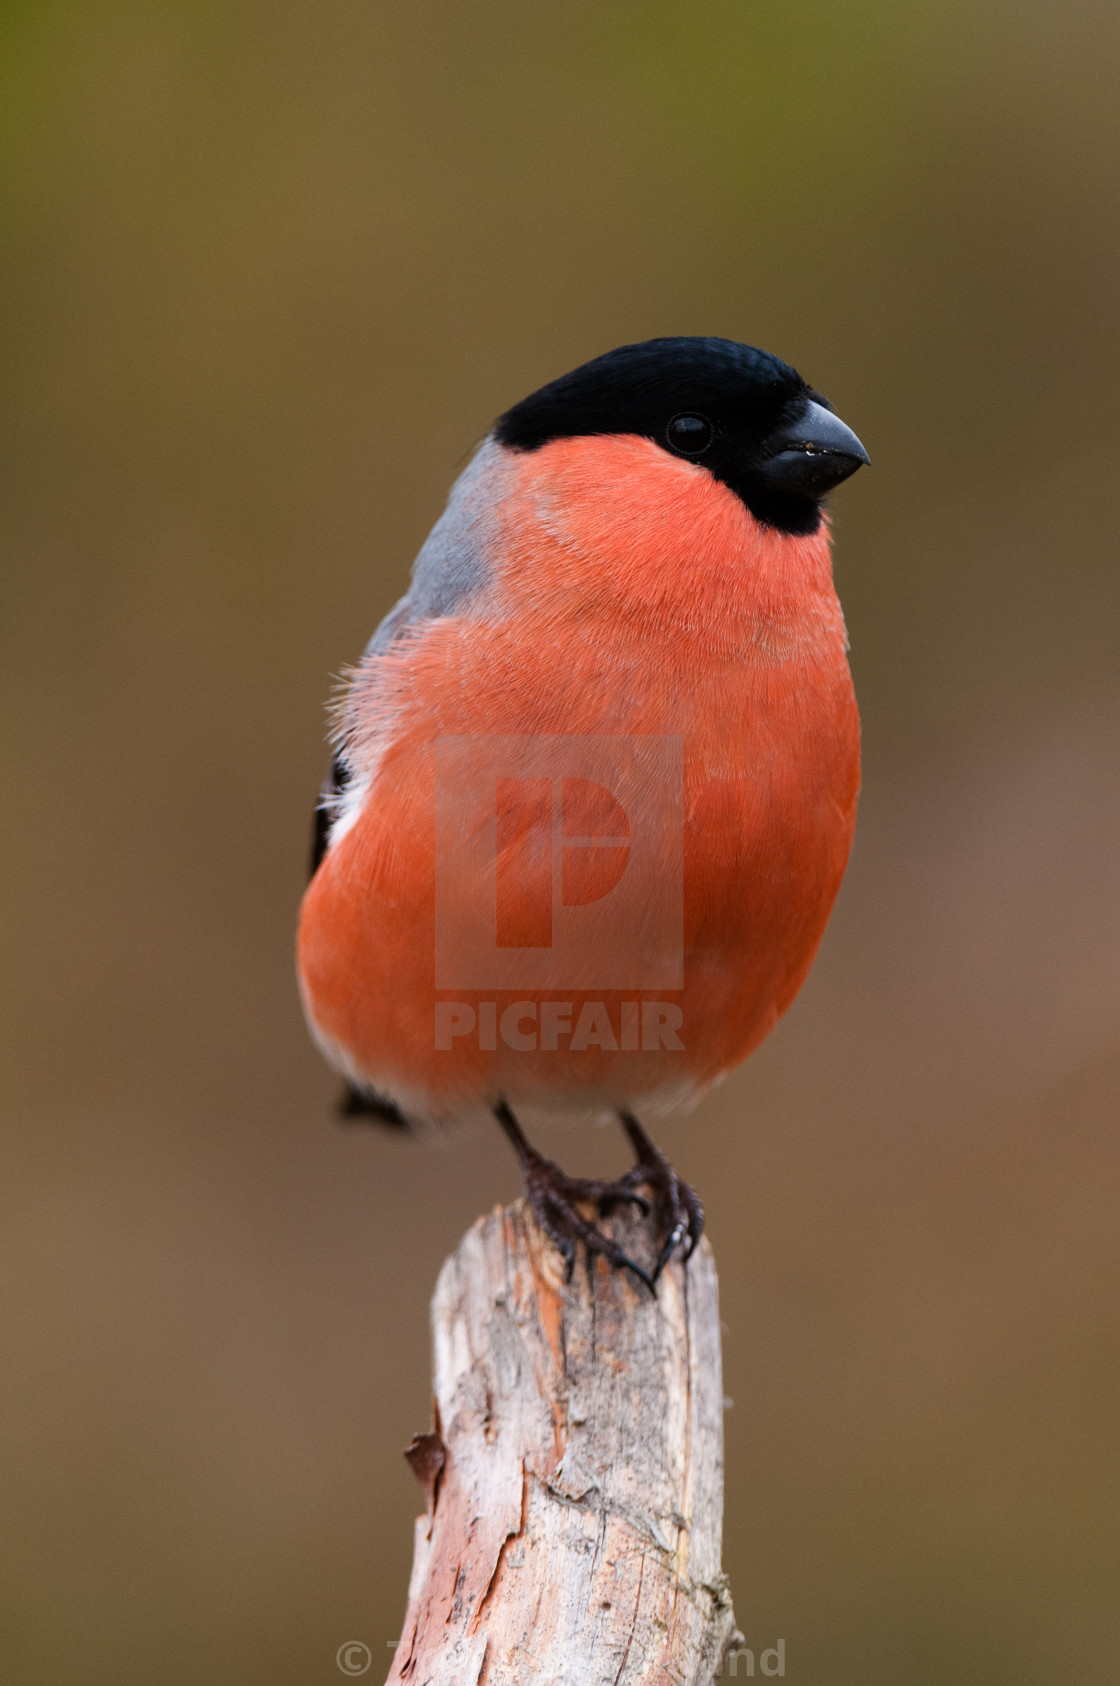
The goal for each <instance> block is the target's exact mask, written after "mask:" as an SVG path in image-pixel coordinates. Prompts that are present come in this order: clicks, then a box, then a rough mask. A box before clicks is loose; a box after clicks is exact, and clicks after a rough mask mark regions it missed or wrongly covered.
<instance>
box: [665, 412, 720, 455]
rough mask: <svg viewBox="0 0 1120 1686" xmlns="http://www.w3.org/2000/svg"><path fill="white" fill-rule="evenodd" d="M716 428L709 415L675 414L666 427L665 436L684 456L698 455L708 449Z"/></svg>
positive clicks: (674, 448)
mask: <svg viewBox="0 0 1120 1686" xmlns="http://www.w3.org/2000/svg"><path fill="white" fill-rule="evenodd" d="M715 436H716V430H715V428H714V427H713V426H712V424H711V422H710V421H709V420H708V418H707V416H695V415H683V416H674V417H673V419H672V421H671V422H670V423H669V425H668V427H667V428H666V429H665V437H666V439H667V440H668V442H669V444H670V446H671V447H672V449H673V450H674V451H679V452H680V453H681V455H682V457H698V456H700V455H701V454H702V453H703V452H704V451H706V450H707V449H708V446H709V445H710V444H711V442H712V440H713V439H714V438H715Z"/></svg>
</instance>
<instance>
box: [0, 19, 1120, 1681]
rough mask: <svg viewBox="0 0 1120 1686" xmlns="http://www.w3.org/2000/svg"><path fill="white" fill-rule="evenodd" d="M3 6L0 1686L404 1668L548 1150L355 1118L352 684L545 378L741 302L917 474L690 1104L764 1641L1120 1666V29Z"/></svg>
mask: <svg viewBox="0 0 1120 1686" xmlns="http://www.w3.org/2000/svg"><path fill="white" fill-rule="evenodd" d="M0 30H2V43H0V45H2V53H0V93H2V97H0V149H2V160H3V178H2V180H3V185H2V218H3V241H4V252H3V281H2V290H3V291H2V324H3V326H2V330H0V333H2V341H3V377H2V382H0V417H2V428H3V450H2V462H3V486H2V488H0V524H2V528H3V540H2V546H3V581H2V587H0V590H2V594H3V610H2V621H3V627H2V638H3V660H2V674H0V683H2V687H3V701H2V708H0V729H2V732H3V744H4V755H5V761H4V774H3V777H4V801H3V805H2V806H3V812H2V824H3V832H4V843H5V849H4V861H5V870H4V875H3V895H4V919H5V926H4V929H5V938H4V953H5V964H4V967H3V992H4V1005H3V1027H4V1034H3V1039H2V1041H3V1047H2V1058H3V1066H4V1090H5V1097H6V1098H5V1101H4V1143H5V1146H4V1160H5V1170H4V1176H3V1187H2V1192H0V1204H2V1210H3V1231H2V1239H0V1263H2V1268H3V1273H4V1287H3V1294H2V1302H0V1340H2V1346H3V1351H4V1359H3V1378H4V1379H3V1385H2V1389H0V1437H2V1443H3V1448H4V1467H3V1475H2V1484H0V1518H2V1521H0V1534H2V1537H3V1544H2V1553H3V1558H2V1565H0V1568H2V1575H0V1635H2V1638H0V1646H2V1648H3V1653H4V1656H3V1662H2V1673H3V1678H4V1680H5V1681H6V1682H8V1681H10V1682H12V1683H13V1686H16V1683H18V1686H25V1683H26V1686H33V1683H34V1686H38V1683H49V1686H57V1683H60V1682H63V1683H67V1686H68V1683H70V1682H75V1683H76V1682H79V1681H80V1682H83V1683H90V1686H102V1683H104V1686H133V1683H136V1686H148V1683H150V1682H153V1681H158V1682H159V1683H160V1686H187V1683H190V1686H196V1683H200V1682H221V1683H226V1682H229V1683H236V1686H242V1683H244V1686H255V1683H258V1682H259V1683H261V1686H265V1683H267V1686H286V1683H289V1682H290V1683H292V1686H296V1683H299V1686H306V1683H308V1682H314V1681H322V1682H324V1683H329V1682H331V1681H337V1680H338V1679H339V1678H340V1676H339V1674H338V1671H337V1669H336V1666H335V1661H334V1659H335V1653H336V1651H337V1649H338V1647H339V1645H340V1644H341V1643H342V1642H343V1641H344V1640H349V1639H359V1640H363V1641H365V1642H366V1643H368V1644H369V1646H370V1648H371V1650H372V1651H373V1653H374V1665H373V1669H372V1671H371V1674H370V1676H369V1678H370V1679H380V1678H381V1677H382V1671H383V1670H384V1668H386V1667H387V1666H388V1661H389V1656H390V1651H389V1648H388V1644H387V1642H388V1641H390V1640H392V1639H393V1638H394V1637H395V1636H396V1634H397V1631H398V1624H399V1622H400V1619H401V1614H402V1612H403V1608H404V1596H405V1587H406V1580H407V1573H408V1565H409V1561H410V1554H411V1518H412V1516H413V1515H414V1513H415V1511H416V1510H417V1508H418V1505H419V1496H420V1495H419V1490H418V1489H417V1488H416V1487H415V1484H414V1483H413V1480H412V1477H411V1476H410V1474H409V1472H408V1470H407V1468H406V1466H405V1464H404V1462H403V1460H402V1459H401V1458H400V1455H399V1450H398V1448H399V1447H400V1446H402V1445H403V1444H404V1442H405V1441H406V1440H407V1438H408V1437H409V1435H410V1434H411V1433H412V1431H413V1430H415V1429H419V1428H422V1427H424V1426H426V1420H427V1411H428V1358H427V1330H426V1318H427V1302H428V1297H429V1293H430V1290H431V1287H432V1285H433V1282H434V1278H435V1274H436V1271H437V1268H438V1266H439V1263H440V1261H441V1260H442V1258H443V1257H444V1255H445V1254H446V1253H447V1252H448V1251H449V1250H450V1248H451V1247H452V1246H453V1245H454V1244H455V1242H456V1241H457V1240H458V1238H459V1236H460V1234H461V1233H462V1231H463V1230H464V1229H465V1228H466V1227H467V1226H468V1225H469V1223H470V1222H471V1221H472V1220H473V1218H474V1217H475V1216H476V1215H477V1214H478V1213H479V1212H480V1211H482V1210H484V1209H486V1208H487V1207H488V1206H489V1205H491V1204H492V1203H493V1202H494V1201H495V1200H497V1199H499V1198H508V1197H511V1196H512V1195H513V1193H514V1192H515V1190H516V1186H517V1176H516V1171H515V1166H514V1163H513V1160H512V1156H511V1155H510V1153H509V1151H508V1148H507V1146H506V1144H505V1143H504V1142H503V1141H502V1140H501V1139H500V1138H499V1135H498V1132H497V1131H496V1130H495V1131H494V1133H493V1135H492V1137H491V1136H486V1137H483V1138H475V1139H471V1140H463V1141H456V1142H452V1143H450V1144H448V1145H446V1146H443V1147H440V1146H437V1145H432V1144H416V1143H410V1142H399V1141H396V1140H393V1139H391V1138H389V1137H386V1136H384V1135H381V1134H379V1133H377V1132H374V1131H367V1132H352V1131H347V1130H345V1129H342V1128H340V1127H339V1126H337V1125H336V1124H334V1123H333V1122H331V1119H330V1116H329V1109H330V1104H331V1102H332V1099H333V1096H334V1093H335V1084H334V1082H333V1080H332V1078H331V1077H330V1075H329V1074H328V1073H327V1071H326V1070H325V1069H324V1067H323V1066H322V1064H321V1063H320V1061H319V1059H318V1057H317V1056H316V1054H315V1053H314V1051H313V1050H312V1048H311V1046H310V1044H309V1042H308V1040H307V1038H306V1036H305V1034H304V1031H303V1028H302V1024H301V1019H300V1014H299V1009H298V1005H297V1000H296V993H295V989H294V985H293V978H292V960H291V950H292V935H293V927H294V920H295V914H296V907H297V903H298V899H299V896H300V893H301V889H302V884H303V874H304V863H305V852H306V845H307V832H308V822H309V812H310V807H311V803H312V799H313V796H314V792H315V789H316V786H317V783H318V780H319V777H320V775H321V772H322V768H323V764H324V744H323V733H324V715H323V703H324V700H325V698H326V696H327V694H328V691H329V689H330V675H331V674H332V673H334V672H337V671H338V670H339V668H340V667H341V666H342V665H343V664H344V663H345V662H347V661H350V660H353V659H354V658H355V657H356V656H357V654H358V653H359V651H360V650H361V648H362V646H363V644H364V642H365V639H366V637H367V635H368V633H369V632H370V631H371V629H372V628H373V626H374V625H375V623H376V622H377V620H378V619H379V617H380V616H381V615H382V613H383V612H384V611H385V610H386V608H387V607H388V606H389V605H390V603H391V602H392V601H393V600H394V599H395V598H396V597H397V596H398V595H399V593H400V592H401V590H402V589H403V587H404V584H405V580H406V576H407V569H408V565H409V562H410V560H411V558H412V556H413V554H414V553H415V550H416V548H417V546H418V545H419V543H420V541H421V539H422V538H423V536H424V534H425V532H426V530H427V528H428V527H429V526H430V524H431V522H432V521H433V519H434V518H435V516H436V515H437V514H438V512H439V510H440V507H441V504H442V500H443V498H444V495H445V492H446V490H447V487H448V485H449V483H450V481H451V480H452V478H453V476H454V474H455V473H456V471H457V468H458V466H459V465H461V463H462V461H463V459H464V457H465V454H466V453H467V452H468V451H469V449H470V447H471V446H472V444H473V443H474V441H475V440H476V439H477V438H478V437H479V436H480V435H481V434H482V433H483V432H484V431H485V429H486V427H487V426H488V424H489V422H490V421H491V419H492V418H493V417H494V416H495V415H496V414H497V413H498V412H499V411H501V410H502V409H503V408H505V407H506V406H507V405H508V404H510V403H511V402H513V401H514V400H516V399H517V398H519V397H521V396H522V395H523V394H524V393H526V392H527V391H529V390H530V389H532V388H533V387H535V386H537V385H539V384H540V383H541V382H542V381H544V380H547V379H549V378H551V377H552V376H554V375H556V374H557V373H559V372H561V371H562V370H564V369H566V368H568V367H570V366H572V365H574V364H576V363H578V362H581V361H582V360H584V359H585V358H587V357H589V356H592V355H594V354H595V353H597V352H600V351H603V350H605V349H607V348H609V347H610V346H612V345H615V344H617V343H620V342H622V341H626V340H632V339H639V338H644V337H646V336H648V335H653V334H665V333H670V334H671V333H696V332H702V333H716V334H726V335H730V336H733V337H735V338H741V339H746V340H749V341H752V342H755V343H757V344H760V345H763V346H766V347H768V348H769V349H772V350H774V351H776V352H778V353H779V354H780V355H782V356H784V357H786V358H788V359H789V360H791V361H792V362H794V363H795V364H796V365H797V366H798V367H799V368H800V369H801V370H802V371H803V373H804V374H805V375H806V376H807V377H808V378H809V379H810V380H811V381H812V382H813V383H814V384H816V385H817V386H819V387H820V388H821V389H822V390H823V391H825V392H826V393H828V394H829V396H830V397H831V398H832V399H833V401H834V402H835V404H836V406H837V408H838V409H839V411H840V413H841V414H842V415H843V416H844V417H845V418H846V419H847V420H848V421H849V422H850V423H851V424H852V425H853V426H854V427H855V428H856V429H857V431H858V432H859V433H860V434H861V436H862V437H863V439H864V441H865V442H866V444H867V446H868V448H869V449H870V452H871V455H872V459H873V465H872V467H871V469H870V470H868V471H867V472H865V473H864V474H861V475H860V476H859V477H858V479H857V480H856V481H855V482H854V483H853V484H852V485H851V486H850V487H846V488H845V489H844V490H843V492H842V493H840V494H839V495H838V497H837V499H836V503H835V513H836V539H837V575H838V579H839V583H840V588H841V593H842V596H843V599H844V602H845V606H846V609H847V613H848V619H849V625H850V629H851V634H852V641H853V661H854V667H855V672H856V679H857V685H858V689H859V692H860V698H861V702H862V707H863V713H864V723H865V743H866V785H865V800H864V806H863V811H862V816H861V823H860V829H859V835H858V840H857V847H856V853H855V856H854V859H853V863H852V867H851V871H850V874H849V878H848V881H847V884H846V886H845V889H844V891H843V894H842V896H841V900H840V903H839V906H838V908H837V912H836V915H835V918H834V920H833V924H832V927H831V929H830V933H829V935H828V938H827V940H826V943H825V946H824V949H823V951H822V954H821V957H820V961H819V963H818V965H817V968H816V970H815V972H814V974H813V976H812V978H811V980H810V982H809V984H808V986H807V987H806V989H805V991H804V993H803V995H802V997H801V999H800V1000H799V1001H798V1003H797V1005H796V1007H795V1008H794V1010H793V1011H792V1013H791V1014H790V1016H789V1018H788V1019H787V1020H786V1022H785V1023H784V1024H783V1025H782V1027H781V1028H780V1030H779V1031H778V1032H777V1033H776V1034H775V1036H774V1037H773V1039H772V1040H771V1042H770V1043H769V1044H768V1045H767V1046H766V1048H765V1049H764V1050H763V1051H762V1052H761V1053H760V1054H759V1055H758V1056H757V1057H756V1058H755V1059H754V1060H753V1061H752V1062H751V1065H750V1067H749V1068H748V1069H746V1070H744V1071H743V1072H741V1073H740V1074H739V1075H737V1076H736V1077H735V1078H734V1079H732V1080H731V1081H730V1082H728V1084H727V1085H726V1086H725V1087H724V1088H723V1089H721V1090H720V1091H719V1092H718V1093H717V1094H715V1095H713V1096H712V1097H711V1098H710V1099H709V1100H708V1101H707V1102H706V1103H705V1104H704V1105H703V1106H702V1107H701V1109H700V1110H699V1112H698V1113H697V1114H696V1115H695V1116H694V1117H693V1118H692V1119H690V1120H688V1121H685V1122H682V1123H680V1124H678V1125H675V1126H672V1127H669V1128H666V1129H664V1130H663V1131H662V1139H663V1141H664V1143H665V1145H666V1147H667V1148H668V1150H669V1151H670V1152H671V1153H672V1154H673V1156H674V1158H675V1159H676V1161H677V1163H678V1164H679V1165H680V1167H681V1169H682V1171H683V1172H684V1173H685V1174H687V1175H688V1176H689V1177H690V1178H691V1179H692V1180H693V1181H695V1183H696V1184H697V1185H698V1186H699V1188H700V1189H701V1190H702V1191H703V1194H704V1196H705V1199H706V1202H707V1205H708V1210H709V1217H710V1232H711V1236H712V1239H713V1242H714V1244H715V1247H716V1251H717V1256H718V1258H719V1262H720V1266H721V1276H722V1284H723V1303H724V1316H725V1318H726V1322H727V1334H726V1365H727V1382H726V1385H727V1392H728V1394H729V1395H730V1396H731V1397H732V1398H733V1399H734V1401H735V1404H734V1409H733V1410H731V1411H730V1412H729V1414H728V1417H727V1429H728V1495H727V1497H728V1512H727V1529H726V1534H727V1539H726V1563H727V1567H728V1570H729V1571H730V1574H731V1577H732V1586H733V1590H734V1593H735V1598H736V1607H737V1610H738V1614H739V1619H740V1623H741V1625H742V1626H743V1628H744V1629H745V1632H746V1634H747V1638H748V1642H749V1643H751V1644H752V1645H753V1646H755V1647H756V1650H757V1649H759V1648H762V1647H765V1646H768V1645H772V1644H773V1643H774V1642H775V1640H776V1639H777V1638H778V1637H783V1638H784V1639H785V1641H786V1658H787V1678H788V1679H789V1680H790V1681H791V1682H792V1683H794V1686H800V1683H803V1686H933V1683H941V1682H953V1683H964V1686H969V1683H972V1682H976V1683H980V1682H983V1683H984V1686H992V1683H1003V1682H1007V1683H1008V1686H1011V1683H1014V1686H1041V1683H1051V1682H1053V1683H1055V1686H1056V1683H1058V1682H1059V1681H1061V1682H1066V1681H1077V1682H1078V1683H1079V1686H1096V1683H1104V1682H1112V1681H1114V1680H1115V1679H1116V1675H1117V1654H1118V1651H1120V1504H1118V1502H1117V1479H1118V1476H1120V1455H1118V1452H1117V1426H1118V1418H1120V1342H1118V1330H1117V1303H1118V1295H1117V1274H1118V1265H1120V1259H1118V1250H1120V1249H1118V1243H1117V1222H1116V1209H1117V1195H1118V1192H1120V1190H1118V1182H1120V1140H1118V1132H1117V1128H1116V1125H1117V1113H1118V1104H1117V1103H1118V1101H1120V1035H1118V1026H1117V1010H1116V1009H1117V1003H1118V1001H1120V885H1118V858H1120V800H1118V790H1117V785H1118V780H1117V770H1118V754H1120V666H1118V662H1117V653H1116V652H1117V614H1118V610H1120V578H1118V568H1117V558H1116V554H1115V543H1114V538H1113V533H1114V510H1113V505H1114V490H1113V488H1114V484H1115V456H1116V450H1117V444H1118V442H1120V415H1118V407H1117V390H1118V386H1117V377H1118V375H1120V337H1118V329H1117V322H1118V312H1117V305H1116V290H1115V275H1116V267H1117V260H1118V258H1120V194H1118V188H1120V162H1118V161H1120V153H1118V150H1117V149H1118V144H1120V101H1118V100H1117V84H1118V70H1120V58H1118V48H1120V14H1118V13H1117V10H1116V8H1115V7H1114V6H1109V5H1104V4H1092V3H1089V0H1064V3H1062V4H1058V3H1052V0H1017V3H1011V0H969V3H967V4H966V3H964V0H929V3H926V4H921V5H918V4H911V3H908V0H852V3H850V4H845V5H841V4H835V3H834V4H823V3H821V0H803V3H802V4H800V5H798V6H796V7H792V6H789V7H786V6H777V7H775V6H771V7H762V6H758V5H753V4H745V3H743V0H710V3H709V4H706V5H704V6H697V5H692V6H688V5H683V4H681V3H680V0H674V3H669V0H643V3H641V4H638V3H635V0H612V3H611V4H603V3H601V0H600V3H595V0H579V3H575V0H554V3H552V4H550V5H539V6H529V5H525V4H513V3H512V0H476V3H475V4H460V5H454V4H449V3H447V0H411V3H410V4H408V5H403V4H398V5H388V4H376V3H371V0H317V3H316V4H314V5H312V4H310V3H303V4H300V3H298V0H271V3H269V4H261V3H259V0H257V3H254V0H246V3H245V4H242V5H230V4H221V3H218V0H190V3H189V4H188V3H187V0H148V3H147V4H144V5H141V4H136V3H131V4H130V3H128V0H121V3H119V4H112V3H109V0H104V3H86V0H79V3H77V4H75V3H71V4H68V5H61V4H57V3H53V0H36V3H35V4H31V3H30V0H22V3H20V4H16V3H13V0H8V3H7V4H6V5H5V6H4V8H3V12H2V23H0ZM543 1145H545V1146H546V1148H548V1149H549V1150H551V1151H553V1152H555V1153H557V1154H558V1155H559V1156H561V1157H562V1158H563V1159H564V1160H565V1162H566V1163H567V1164H568V1165H569V1166H571V1167H572V1168H585V1169H589V1170H590V1169H593V1168H597V1167H604V1168H605V1167H608V1166H615V1167H618V1168H621V1165H622V1163H623V1159H624V1155H623V1153H622V1150H621V1146H620V1145H619V1144H618V1143H616V1142H615V1140H614V1139H613V1137H611V1136H608V1135H607V1134H599V1133H596V1132H592V1131H588V1132H586V1133H583V1134H581V1133H569V1134H567V1135H564V1134H563V1133H562V1132H560V1131H557V1132H555V1134H554V1135H553V1136H552V1137H549V1138H546V1139H545V1140H544V1143H543Z"/></svg>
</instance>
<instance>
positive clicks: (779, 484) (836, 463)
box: [754, 400, 871, 498]
mask: <svg viewBox="0 0 1120 1686" xmlns="http://www.w3.org/2000/svg"><path fill="white" fill-rule="evenodd" d="M763 452H764V455H763V457H762V460H761V461H760V462H759V463H758V464H757V465H756V466H755V469H754V474H755V476H756V477H757V478H758V479H759V480H762V481H763V482H764V483H765V484H766V485H767V486H771V487H773V488H774V490H775V491H781V492H799V493H800V494H801V495H802V497H807V498H823V497H824V495H825V493H826V492H831V490H832V488H833V487H834V486H839V484H840V482H841V481H842V480H847V479H848V478H849V477H850V476H851V475H853V474H854V473H855V471H856V469H857V468H862V467H863V465H864V463H865V462H870V461H871V458H870V457H869V456H868V454H867V452H866V451H865V450H864V448H863V446H862V445H861V444H860V442H859V440H858V439H857V438H856V436H855V434H854V433H853V432H852V430H851V428H850V427H845V425H844V423H843V422H842V421H841V420H840V417H839V416H834V415H833V413H832V411H831V410H826V409H825V407H824V405H823V404H816V403H814V402H813V401H812V400H810V401H809V402H808V403H807V404H806V405H805V408H804V410H803V411H802V412H801V414H800V415H799V416H798V418H797V420H796V421H794V422H787V423H786V424H785V425H784V426H783V427H779V428H777V429H776V430H775V431H774V432H773V433H771V434H770V435H769V437H768V438H767V439H766V440H765V442H764V444H763Z"/></svg>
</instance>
